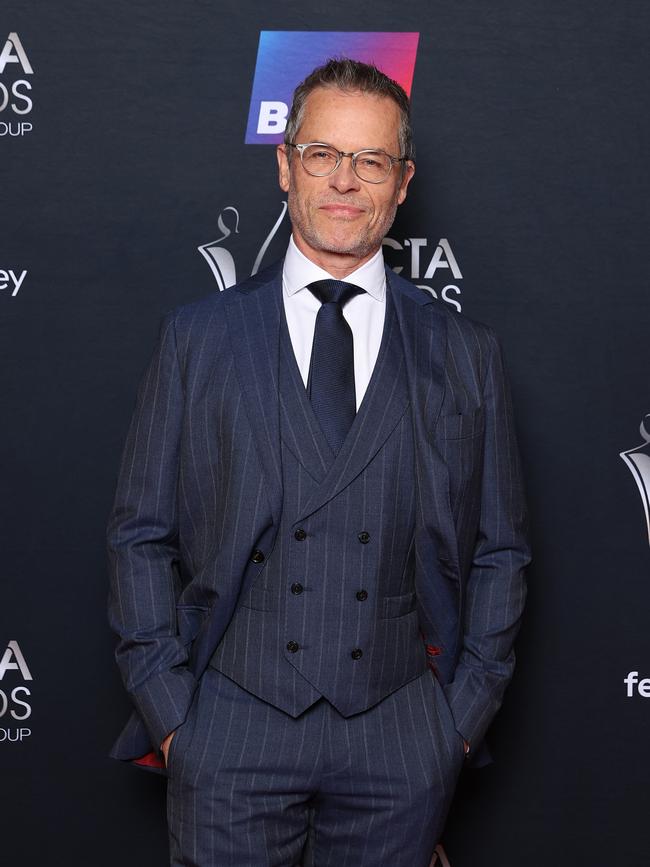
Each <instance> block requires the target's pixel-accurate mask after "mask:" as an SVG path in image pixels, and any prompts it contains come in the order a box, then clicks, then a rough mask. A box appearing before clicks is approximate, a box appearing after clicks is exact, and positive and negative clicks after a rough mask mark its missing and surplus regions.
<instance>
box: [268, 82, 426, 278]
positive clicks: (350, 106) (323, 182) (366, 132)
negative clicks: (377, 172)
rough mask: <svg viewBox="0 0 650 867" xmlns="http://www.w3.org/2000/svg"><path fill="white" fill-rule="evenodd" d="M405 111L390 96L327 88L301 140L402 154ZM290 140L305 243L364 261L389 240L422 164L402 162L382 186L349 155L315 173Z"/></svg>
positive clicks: (317, 255)
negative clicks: (357, 169) (330, 169)
mask: <svg viewBox="0 0 650 867" xmlns="http://www.w3.org/2000/svg"><path fill="white" fill-rule="evenodd" d="M399 120H400V116H399V109H398V107H397V105H396V104H395V102H394V101H393V100H392V99H390V98H389V97H383V96H376V95H374V94H368V93H359V92H352V93H348V92H345V91H342V90H338V89H336V88H325V87H319V88H316V90H313V91H312V92H311V93H310V94H309V96H308V97H307V101H306V104H305V110H304V115H303V121H302V124H301V126H300V129H299V130H298V132H297V134H296V139H295V140H296V142H297V143H305V142H321V143H324V144H330V145H332V146H333V147H335V148H336V149H337V150H341V151H347V152H354V151H359V150H362V149H364V148H381V149H382V150H384V151H386V152H387V153H389V154H392V155H393V156H401V154H400V152H399V143H398V129H399ZM287 150H288V148H286V147H285V145H280V146H279V147H278V164H279V169H280V187H281V188H282V189H283V190H284V191H285V192H287V193H288V194H289V197H288V198H289V216H290V218H291V224H292V227H293V236H294V240H295V242H296V244H297V246H298V248H299V249H300V250H301V251H302V252H303V253H304V254H305V255H306V256H307V257H308V258H310V259H312V260H313V261H316V262H317V263H319V264H321V263H323V262H332V261H336V262H338V261H340V262H341V263H342V264H343V263H347V264H349V265H354V267H358V265H360V264H362V262H363V261H365V260H367V259H369V258H370V257H371V256H372V255H374V253H375V252H376V250H377V249H378V248H379V246H380V245H381V242H382V239H383V238H384V236H385V235H386V233H387V232H388V230H389V228H390V227H391V225H392V223H393V220H394V218H395V212H396V210H397V206H398V205H401V203H402V202H403V201H404V199H405V198H406V188H407V186H408V184H409V181H410V180H411V177H412V176H413V173H414V171H415V168H414V166H413V164H412V163H408V164H407V165H406V168H405V171H404V175H403V176H402V172H401V164H397V163H396V164H395V165H394V166H393V168H392V170H391V173H390V175H389V176H388V178H387V179H386V180H385V181H384V182H383V183H381V184H372V183H368V182H367V181H362V180H360V179H359V178H358V177H357V176H356V175H355V173H354V172H353V171H352V163H351V160H350V159H349V158H348V157H344V158H343V160H342V161H341V164H340V165H339V167H338V168H337V169H336V171H335V172H334V173H333V174H331V175H328V176H327V177H324V178H319V177H313V176H312V175H309V174H308V173H307V172H306V171H305V170H304V169H303V167H302V165H301V162H300V155H299V154H298V152H297V151H295V150H294V151H293V153H292V155H291V162H290V163H289V161H288V160H287V155H286V151H287Z"/></svg>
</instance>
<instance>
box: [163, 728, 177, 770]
mask: <svg viewBox="0 0 650 867" xmlns="http://www.w3.org/2000/svg"><path fill="white" fill-rule="evenodd" d="M175 734H176V729H174V731H173V732H170V733H169V734H168V735H167V737H166V738H165V740H164V741H163V742H162V743H161V745H160V752H161V753H162V754H163V758H164V759H165V767H167V754H168V753H169V745H170V744H171V742H172V738H173V737H174V735H175Z"/></svg>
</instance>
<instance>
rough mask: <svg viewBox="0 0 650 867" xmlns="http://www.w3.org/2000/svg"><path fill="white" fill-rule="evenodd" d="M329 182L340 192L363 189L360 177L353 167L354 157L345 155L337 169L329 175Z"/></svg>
mask: <svg viewBox="0 0 650 867" xmlns="http://www.w3.org/2000/svg"><path fill="white" fill-rule="evenodd" d="M329 182H330V187H334V189H335V190H337V191H338V192H339V193H345V192H347V191H348V190H359V189H361V184H360V182H359V178H358V177H357V176H356V175H355V173H354V169H353V168H352V157H348V156H344V157H343V159H342V160H341V162H340V164H339V166H338V168H337V169H336V171H334V172H332V174H331V175H330V176H329Z"/></svg>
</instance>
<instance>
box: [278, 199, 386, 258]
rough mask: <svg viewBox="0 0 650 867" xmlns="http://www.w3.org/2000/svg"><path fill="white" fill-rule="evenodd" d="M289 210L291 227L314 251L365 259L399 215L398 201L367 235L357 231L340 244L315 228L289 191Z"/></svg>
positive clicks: (377, 245) (298, 201) (297, 200)
mask: <svg viewBox="0 0 650 867" xmlns="http://www.w3.org/2000/svg"><path fill="white" fill-rule="evenodd" d="M288 210H289V219H290V220H291V226H292V227H293V229H294V230H295V231H297V232H298V234H299V235H300V236H301V237H302V238H303V240H304V241H305V242H306V243H307V244H308V245H309V246H310V247H311V248H312V249H313V250H319V251H322V252H324V253H338V254H339V255H342V256H354V257H355V258H357V259H364V258H366V257H367V256H369V255H370V254H371V253H374V252H375V251H376V250H378V249H379V247H380V246H381V242H382V241H383V240H384V238H385V237H386V234H387V232H388V230H389V229H390V227H391V226H392V225H393V221H394V219H395V214H396V213H397V201H394V202H393V205H392V207H391V208H390V210H388V211H386V213H385V214H384V217H383V219H382V220H380V221H379V222H378V223H376V224H375V225H374V226H373V227H372V230H371V231H369V232H368V233H367V234H363V233H362V234H361V235H357V234H356V231H355V232H354V233H353V235H352V237H350V238H349V239H346V240H344V241H340V242H338V243H337V242H335V241H334V240H333V239H332V237H331V236H329V235H328V234H327V233H326V232H321V231H319V230H318V229H317V228H316V227H315V226H314V224H313V222H312V221H310V219H309V217H308V215H307V214H306V213H305V212H304V210H303V209H302V207H301V204H300V200H299V197H298V196H297V195H296V194H295V193H294V192H293V191H292V190H289V195H288Z"/></svg>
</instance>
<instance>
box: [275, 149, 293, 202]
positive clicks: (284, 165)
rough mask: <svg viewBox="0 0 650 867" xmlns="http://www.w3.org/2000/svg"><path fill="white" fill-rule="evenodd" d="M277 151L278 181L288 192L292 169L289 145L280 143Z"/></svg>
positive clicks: (282, 188) (281, 187)
mask: <svg viewBox="0 0 650 867" xmlns="http://www.w3.org/2000/svg"><path fill="white" fill-rule="evenodd" d="M275 153H276V156H277V158H278V183H279V184H280V189H281V190H283V191H284V192H285V193H288V192H289V180H290V178H291V170H290V168H289V160H288V159H287V146H286V145H283V144H281V145H278V146H277V148H276V149H275Z"/></svg>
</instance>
